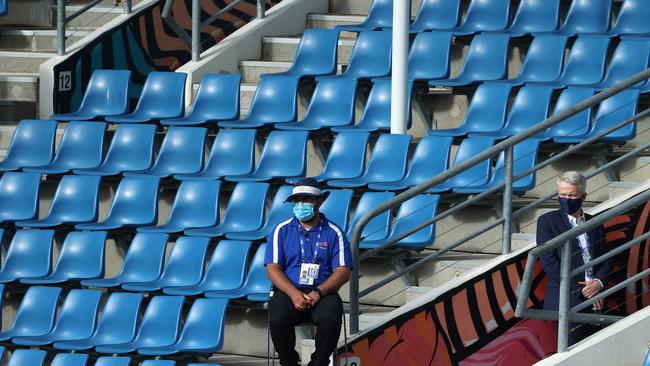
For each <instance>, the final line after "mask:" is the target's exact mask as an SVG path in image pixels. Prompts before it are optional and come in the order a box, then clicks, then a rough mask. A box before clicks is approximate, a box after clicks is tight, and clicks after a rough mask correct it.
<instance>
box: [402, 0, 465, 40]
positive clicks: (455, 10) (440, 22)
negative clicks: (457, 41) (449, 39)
mask: <svg viewBox="0 0 650 366" xmlns="http://www.w3.org/2000/svg"><path fill="white" fill-rule="evenodd" d="M459 17H460V0H422V1H420V7H419V8H418V11H417V15H416V17H415V20H414V21H413V23H411V26H410V32H411V33H418V32H424V31H430V30H437V29H451V28H455V27H456V26H457V25H458V21H459Z"/></svg>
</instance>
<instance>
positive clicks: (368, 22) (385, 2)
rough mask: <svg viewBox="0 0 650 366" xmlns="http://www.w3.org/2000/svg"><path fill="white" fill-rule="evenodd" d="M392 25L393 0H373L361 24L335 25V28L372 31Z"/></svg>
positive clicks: (351, 30)
mask: <svg viewBox="0 0 650 366" xmlns="http://www.w3.org/2000/svg"><path fill="white" fill-rule="evenodd" d="M392 26H393V0H373V1H372V4H371V5H370V9H369V10H368V16H367V17H366V19H365V20H364V21H363V22H362V23H361V24H356V25H337V26H336V29H338V30H342V31H347V32H361V31H372V30H378V29H386V28H391V27H392Z"/></svg>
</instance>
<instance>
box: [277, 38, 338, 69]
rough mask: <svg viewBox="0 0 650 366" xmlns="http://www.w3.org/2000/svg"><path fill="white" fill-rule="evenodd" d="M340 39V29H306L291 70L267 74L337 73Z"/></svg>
mask: <svg viewBox="0 0 650 366" xmlns="http://www.w3.org/2000/svg"><path fill="white" fill-rule="evenodd" d="M338 41H339V31H338V30H335V29H317V28H308V29H305V32H304V33H303V34H302V37H301V38H300V43H299V44H298V49H297V51H296V54H295V56H294V57H293V63H292V64H291V67H290V68H289V70H287V71H285V72H279V73H274V74H267V75H274V76H278V75H279V76H296V77H316V76H320V75H331V74H336V67H337V63H336V62H337V54H338Z"/></svg>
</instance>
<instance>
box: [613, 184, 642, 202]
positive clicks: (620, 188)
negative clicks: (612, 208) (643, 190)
mask: <svg viewBox="0 0 650 366" xmlns="http://www.w3.org/2000/svg"><path fill="white" fill-rule="evenodd" d="M640 185H641V183H636V182H612V183H610V184H609V187H608V188H609V199H610V200H611V199H612V198H616V197H619V196H621V195H623V194H625V193H627V192H629V191H631V190H633V189H635V188H637V187H639V186H640Z"/></svg>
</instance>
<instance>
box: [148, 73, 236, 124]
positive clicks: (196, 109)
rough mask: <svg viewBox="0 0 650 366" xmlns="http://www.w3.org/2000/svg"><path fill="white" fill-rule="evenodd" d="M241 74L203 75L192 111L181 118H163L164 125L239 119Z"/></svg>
mask: <svg viewBox="0 0 650 366" xmlns="http://www.w3.org/2000/svg"><path fill="white" fill-rule="evenodd" d="M240 82H241V75H239V74H208V75H205V76H203V78H202V79H201V83H200V84H199V89H198V91H197V92H196V97H195V98H194V104H192V109H191V110H190V113H189V114H188V115H187V116H185V117H181V118H173V119H163V120H161V121H160V123H161V124H163V125H173V126H192V125H201V124H205V123H215V122H219V121H227V120H231V119H239V84H240Z"/></svg>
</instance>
